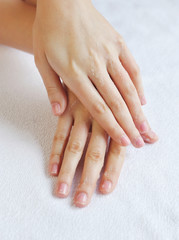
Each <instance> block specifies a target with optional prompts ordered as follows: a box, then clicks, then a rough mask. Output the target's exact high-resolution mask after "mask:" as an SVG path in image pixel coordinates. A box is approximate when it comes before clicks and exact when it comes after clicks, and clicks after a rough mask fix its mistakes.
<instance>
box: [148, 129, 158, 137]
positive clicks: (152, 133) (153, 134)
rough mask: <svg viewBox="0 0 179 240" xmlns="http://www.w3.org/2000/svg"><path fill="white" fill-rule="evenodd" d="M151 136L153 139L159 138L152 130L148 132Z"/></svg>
mask: <svg viewBox="0 0 179 240" xmlns="http://www.w3.org/2000/svg"><path fill="white" fill-rule="evenodd" d="M148 135H149V137H151V138H152V139H158V136H157V134H156V133H155V132H153V131H152V130H150V132H149V133H148Z"/></svg>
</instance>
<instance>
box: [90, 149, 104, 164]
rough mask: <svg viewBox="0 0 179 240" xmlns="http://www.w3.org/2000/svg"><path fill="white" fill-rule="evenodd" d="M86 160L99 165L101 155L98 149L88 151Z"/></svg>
mask: <svg viewBox="0 0 179 240" xmlns="http://www.w3.org/2000/svg"><path fill="white" fill-rule="evenodd" d="M87 159H89V161H92V162H94V163H99V162H101V161H102V153H101V151H100V150H98V149H96V150H93V151H89V153H88V154H87Z"/></svg>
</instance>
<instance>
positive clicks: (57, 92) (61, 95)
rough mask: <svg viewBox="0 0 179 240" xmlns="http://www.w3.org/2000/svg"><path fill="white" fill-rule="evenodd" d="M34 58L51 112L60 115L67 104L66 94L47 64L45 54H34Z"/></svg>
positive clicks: (57, 77) (58, 79)
mask: <svg viewBox="0 0 179 240" xmlns="http://www.w3.org/2000/svg"><path fill="white" fill-rule="evenodd" d="M34 59H35V64H36V66H37V68H38V70H39V73H40V75H41V77H42V79H43V82H44V85H45V87H46V90H47V94H48V98H49V101H50V103H51V107H52V112H53V114H54V115H55V116H60V115H61V114H62V113H63V112H64V111H65V109H66V106H67V95H66V92H65V89H64V87H63V85H62V83H61V81H60V78H59V76H58V75H57V74H56V72H55V71H54V70H53V69H52V68H51V66H50V65H49V63H48V61H47V59H46V56H45V55H44V56H41V57H37V56H35V57H34Z"/></svg>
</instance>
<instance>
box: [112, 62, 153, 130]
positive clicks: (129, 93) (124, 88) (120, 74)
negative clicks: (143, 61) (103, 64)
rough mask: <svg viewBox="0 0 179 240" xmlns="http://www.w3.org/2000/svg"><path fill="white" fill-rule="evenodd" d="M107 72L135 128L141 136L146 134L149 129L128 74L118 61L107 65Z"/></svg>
mask: <svg viewBox="0 0 179 240" xmlns="http://www.w3.org/2000/svg"><path fill="white" fill-rule="evenodd" d="M108 71H109V74H110V76H111V77H112V79H113V81H114V82H115V84H116V86H117V87H118V89H119V91H120V93H121V95H122V97H123V99H124V100H125V103H126V104H127V107H128V109H129V112H130V114H131V116H132V118H133V121H134V123H135V126H136V127H137V129H138V130H139V132H140V133H141V134H144V133H145V134H147V133H148V132H149V131H150V129H151V128H150V125H149V123H148V121H147V119H146V117H145V115H144V113H143V111H142V107H141V103H140V100H139V97H138V94H137V91H136V88H135V86H134V84H133V82H132V81H131V79H130V77H129V75H128V73H127V72H126V70H125V69H124V68H123V66H122V65H121V63H120V62H119V61H115V63H114V64H113V66H110V65H109V66H108Z"/></svg>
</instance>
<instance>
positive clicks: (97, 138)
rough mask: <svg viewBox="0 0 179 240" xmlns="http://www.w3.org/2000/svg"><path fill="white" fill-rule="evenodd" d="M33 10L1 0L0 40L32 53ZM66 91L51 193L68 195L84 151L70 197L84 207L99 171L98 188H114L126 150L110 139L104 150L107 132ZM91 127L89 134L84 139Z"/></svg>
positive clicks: (151, 136) (52, 160)
mask: <svg viewBox="0 0 179 240" xmlns="http://www.w3.org/2000/svg"><path fill="white" fill-rule="evenodd" d="M35 13H36V9H35V8H34V7H32V6H30V5H28V4H26V3H24V2H21V1H18V0H17V1H16V0H6V1H2V0H0V23H1V24H0V32H1V35H0V43H3V44H6V45H9V46H13V47H16V48H19V49H22V50H24V51H28V52H30V53H33V45H32V29H33V22H34V19H35ZM7 26H8V29H7ZM12 33H13V38H12ZM66 93H67V95H68V106H67V108H66V110H65V111H64V113H63V114H61V117H60V118H59V120H58V125H57V129H56V133H55V136H54V140H53V144H52V151H51V156H50V163H49V174H50V175H51V176H57V183H56V186H55V189H54V194H55V195H56V196H57V197H60V198H64V197H67V196H68V194H69V192H70V189H71V184H72V181H73V177H74V174H75V171H76V167H77V165H78V163H79V161H80V159H81V156H82V154H85V160H84V167H83V171H82V176H81V179H80V183H79V185H78V187H77V189H76V193H75V196H74V200H73V202H74V204H75V205H76V206H77V207H85V206H87V205H88V204H89V203H90V201H91V198H92V194H93V192H94V190H95V188H96V182H97V180H98V179H99V177H100V172H101V171H102V174H101V178H100V184H99V191H100V192H101V193H103V194H107V193H110V192H112V191H113V190H114V189H115V186H116V184H117V182H118V178H119V175H120V171H121V168H122V165H123V162H124V157H125V151H126V150H125V147H121V146H120V144H117V143H116V142H115V141H114V140H112V139H109V148H108V149H107V139H108V135H107V133H106V132H105V131H104V130H103V128H102V127H101V126H100V125H99V124H98V122H97V121H96V120H94V119H93V118H92V116H91V115H90V113H89V112H88V111H87V110H86V108H85V107H84V106H83V105H82V104H81V103H80V102H79V100H78V99H77V98H76V96H75V95H74V94H73V93H72V92H71V91H70V90H69V89H68V88H66ZM90 128H91V136H90V138H89V141H87V137H88V134H89V132H90ZM142 137H143V139H144V141H146V142H149V143H154V142H155V141H156V140H157V138H156V136H155V134H153V133H152V131H149V132H148V133H145V134H143V135H142ZM86 142H87V146H86V148H87V150H86V151H85V148H84V147H85V144H86ZM105 154H106V157H105ZM102 168H103V169H102ZM106 181H107V182H106ZM65 184H66V186H65ZM60 186H62V187H60ZM78 194H79V195H80V197H79V195H78ZM84 194H86V196H87V197H85V195H84Z"/></svg>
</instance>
